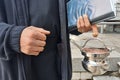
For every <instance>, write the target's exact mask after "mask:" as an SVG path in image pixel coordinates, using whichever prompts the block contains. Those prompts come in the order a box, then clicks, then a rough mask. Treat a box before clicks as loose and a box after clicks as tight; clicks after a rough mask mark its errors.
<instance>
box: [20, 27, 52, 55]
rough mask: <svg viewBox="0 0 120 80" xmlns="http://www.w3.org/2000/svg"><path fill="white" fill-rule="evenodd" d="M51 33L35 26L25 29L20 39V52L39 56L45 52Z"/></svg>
mask: <svg viewBox="0 0 120 80" xmlns="http://www.w3.org/2000/svg"><path fill="white" fill-rule="evenodd" d="M48 34H50V32H49V31H47V30H44V29H42V28H36V27H33V26H30V27H27V28H25V29H24V30H23V31H22V33H21V37H20V50H21V52H23V53H24V54H27V55H38V54H39V53H40V52H42V51H43V50H44V47H45V45H46V38H47V36H46V35H48Z"/></svg>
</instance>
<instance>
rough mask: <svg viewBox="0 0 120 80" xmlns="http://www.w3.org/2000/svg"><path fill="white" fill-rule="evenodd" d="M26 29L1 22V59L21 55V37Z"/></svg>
mask: <svg viewBox="0 0 120 80" xmlns="http://www.w3.org/2000/svg"><path fill="white" fill-rule="evenodd" d="M24 28H25V26H14V25H9V24H6V23H1V22H0V59H9V58H10V57H12V55H14V54H15V53H20V35H21V32H22V30H23V29H24Z"/></svg>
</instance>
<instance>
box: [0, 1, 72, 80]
mask: <svg viewBox="0 0 120 80" xmlns="http://www.w3.org/2000/svg"><path fill="white" fill-rule="evenodd" d="M27 1H29V0H0V80H39V79H40V78H39V76H37V77H36V76H34V77H32V72H33V74H36V73H38V74H39V71H41V72H40V73H42V72H44V71H45V72H44V73H43V74H42V75H41V76H42V77H41V78H42V80H57V79H60V80H70V79H71V76H68V75H69V74H68V73H70V74H71V63H70V62H71V60H70V61H69V59H70V58H71V56H70V53H69V55H68V54H67V53H66V52H63V53H62V54H61V55H63V54H66V56H67V58H66V59H64V58H61V56H59V55H57V53H58V49H57V48H56V47H57V45H58V44H57V43H58V41H57V40H58V39H59V38H61V37H60V34H59V33H60V25H61V24H60V23H59V15H56V14H59V9H57V8H58V4H56V0H52V1H50V0H48V3H47V0H41V5H45V7H43V6H41V9H42V8H43V9H45V10H48V9H49V8H52V7H56V9H55V8H52V9H49V10H52V11H50V12H47V13H52V14H46V15H49V16H47V17H45V13H46V12H45V13H41V14H36V15H35V16H33V15H32V13H31V11H30V10H31V9H30V7H29V6H30V3H29V4H28V2H27ZM42 1H43V3H46V4H43V3H42ZM54 1H55V4H54V3H53V2H54ZM35 2H37V1H35ZM50 3H51V6H50V5H49V4H50ZM57 3H58V2H57ZM53 4H54V5H53ZM37 8H38V7H36V9H37ZM46 8H48V9H46ZM37 10H38V11H39V9H37ZM43 11H44V10H43ZM29 12H30V14H29ZM33 13H35V12H34V11H33ZM36 13H37V12H36ZM39 13H40V12H39ZM42 14H44V16H43V15H42ZM39 15H42V16H41V19H42V20H41V21H40V22H41V23H39V20H38V18H39V17H40V16H39ZM33 17H34V18H33ZM37 17H38V18H37ZM32 18H33V19H32ZM37 20H38V21H37ZM47 20H48V21H47ZM34 21H35V22H37V23H35V22H34ZM49 21H50V22H49ZM45 22H47V23H45ZM29 25H34V26H37V27H42V28H45V29H47V30H50V31H51V32H52V34H51V35H49V36H48V40H47V42H48V44H47V46H46V50H45V51H44V52H43V53H41V55H39V56H38V57H36V58H35V57H33V56H27V55H24V54H23V53H21V52H20V45H19V40H20V35H21V32H22V30H23V29H24V28H26V27H27V26H29ZM65 27H66V26H65ZM65 31H66V28H65ZM66 34H67V33H65V34H62V35H61V36H62V38H63V37H65V38H68V37H66V36H68V35H66ZM63 35H64V36H63ZM49 39H50V40H53V41H52V42H51V43H52V46H49V45H50V44H49V41H50V40H49ZM54 39H56V40H55V41H54ZM65 40H66V39H64V40H63V41H62V44H64V45H62V46H59V47H58V48H60V47H62V48H63V49H64V48H66V47H67V46H68V48H69V44H67V43H68V42H67V43H66V42H65V43H64V41H65ZM59 43H60V41H59ZM53 44H54V45H53ZM63 46H66V47H63ZM49 48H50V49H51V48H52V51H53V52H50V51H49ZM63 49H62V50H63ZM48 52H49V53H48ZM68 52H69V50H68ZM59 53H61V52H59ZM41 56H42V58H41ZM31 57H32V58H31ZM55 57H56V58H55ZM45 58H46V59H45ZM48 58H50V59H51V58H52V59H51V60H50V59H48ZM68 58H69V59H68ZM62 59H63V60H62ZM31 60H33V61H31ZM39 60H41V62H42V61H43V62H42V63H39ZM48 60H49V61H48ZM61 60H62V61H65V62H66V60H67V64H66V63H65V64H61ZM47 61H48V63H49V64H47V63H46V62H47ZM44 63H46V64H45V65H44ZM58 64H59V65H60V66H59V65H58ZM48 65H50V66H52V67H51V68H50V67H48ZM64 65H67V66H66V68H67V67H69V69H68V70H67V71H68V72H65V71H63V70H61V69H63V68H64ZM41 66H43V67H41ZM44 66H46V68H44ZM57 66H58V67H57ZM32 68H35V70H34V69H32ZM38 68H40V69H38ZM53 68H56V69H53ZM44 69H46V70H44ZM47 69H48V70H47ZM37 70H38V71H37ZM54 70H55V71H54ZM36 71H37V72H36ZM47 71H49V73H47ZM62 73H64V74H65V73H66V75H67V78H68V79H66V77H65V76H64V75H62ZM47 74H48V75H47ZM49 74H50V75H49ZM54 74H56V75H54ZM45 75H46V76H48V78H46V77H45ZM53 75H54V76H53ZM58 75H59V77H58ZM35 78H36V79H35ZM50 78H51V79H50ZM61 78H62V79H61Z"/></svg>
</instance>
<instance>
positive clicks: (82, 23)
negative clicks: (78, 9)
mask: <svg viewBox="0 0 120 80" xmlns="http://www.w3.org/2000/svg"><path fill="white" fill-rule="evenodd" d="M77 28H78V31H79V32H82V33H83V32H88V31H90V30H91V24H90V22H89V19H88V17H87V15H84V16H83V17H82V16H80V17H79V19H78V20H77Z"/></svg>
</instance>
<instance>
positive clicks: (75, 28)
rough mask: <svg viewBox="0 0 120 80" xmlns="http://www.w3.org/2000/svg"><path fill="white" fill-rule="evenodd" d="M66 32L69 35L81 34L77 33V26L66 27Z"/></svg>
mask: <svg viewBox="0 0 120 80" xmlns="http://www.w3.org/2000/svg"><path fill="white" fill-rule="evenodd" d="M68 31H69V33H70V34H74V35H80V34H82V33H80V32H78V30H77V26H70V27H68Z"/></svg>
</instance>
